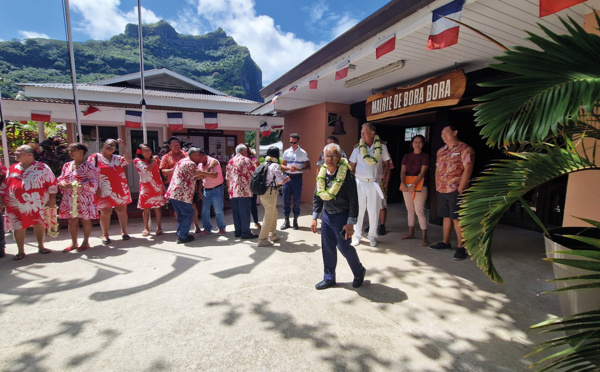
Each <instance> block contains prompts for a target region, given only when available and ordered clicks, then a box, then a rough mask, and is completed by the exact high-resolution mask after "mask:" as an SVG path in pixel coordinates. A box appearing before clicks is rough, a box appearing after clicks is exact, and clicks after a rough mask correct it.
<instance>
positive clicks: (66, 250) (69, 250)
mask: <svg viewBox="0 0 600 372" xmlns="http://www.w3.org/2000/svg"><path fill="white" fill-rule="evenodd" d="M75 249H78V248H77V247H73V246H69V247H67V248H65V249H63V253H69V252H71V251H72V250H75Z"/></svg>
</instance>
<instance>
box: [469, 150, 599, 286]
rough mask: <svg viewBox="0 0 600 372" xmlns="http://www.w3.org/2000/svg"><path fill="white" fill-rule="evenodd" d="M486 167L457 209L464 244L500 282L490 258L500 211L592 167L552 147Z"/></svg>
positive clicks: (484, 269)
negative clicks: (554, 181)
mask: <svg viewBox="0 0 600 372" xmlns="http://www.w3.org/2000/svg"><path fill="white" fill-rule="evenodd" d="M517 155H518V158H517V159H516V160H515V159H504V160H500V161H498V162H497V163H495V164H493V165H492V166H491V167H489V168H487V169H486V170H485V171H484V172H483V175H482V176H481V177H479V178H478V179H476V180H475V181H474V183H473V186H472V187H471V188H469V190H468V191H467V192H466V193H465V196H464V198H463V201H462V204H461V210H460V224H461V226H462V232H463V238H464V240H465V247H466V249H467V250H468V251H469V254H470V255H471V256H472V257H473V259H474V260H476V262H477V265H478V266H479V268H481V269H482V270H483V271H484V272H485V273H486V274H487V275H488V276H489V277H490V278H491V279H492V280H493V281H495V282H499V283H502V277H501V276H500V274H499V273H498V272H497V271H496V268H495V267H494V263H493V260H492V251H491V243H492V238H493V234H494V230H495V228H496V225H498V223H499V222H500V219H501V218H502V216H503V215H504V213H505V212H506V211H507V210H508V209H509V208H510V206H511V205H513V204H514V203H515V202H516V201H518V200H519V199H520V198H522V196H523V195H525V194H526V193H528V192H529V191H531V190H533V189H535V188H536V187H538V186H540V185H542V184H544V183H545V182H547V181H550V180H552V179H554V178H556V177H559V176H562V175H564V174H568V173H571V172H575V171H579V170H583V169H590V168H594V167H595V166H594V164H593V163H591V162H590V161H588V160H587V159H585V158H583V157H581V156H579V155H578V154H577V153H575V152H572V151H569V150H566V149H563V148H553V149H551V150H549V151H548V153H546V154H541V153H522V154H517Z"/></svg>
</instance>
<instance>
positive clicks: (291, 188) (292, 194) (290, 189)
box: [283, 174, 302, 218]
mask: <svg viewBox="0 0 600 372" xmlns="http://www.w3.org/2000/svg"><path fill="white" fill-rule="evenodd" d="M288 175H289V176H290V180H289V181H288V182H286V184H285V185H283V214H284V215H285V217H286V218H289V217H290V212H292V211H293V212H294V217H298V216H299V215H300V199H302V174H288ZM292 198H293V199H294V208H293V209H290V204H291V202H292Z"/></svg>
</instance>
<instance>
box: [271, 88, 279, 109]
mask: <svg viewBox="0 0 600 372" xmlns="http://www.w3.org/2000/svg"><path fill="white" fill-rule="evenodd" d="M280 95H281V92H279V93H277V94H275V97H273V99H272V100H271V103H270V104H269V107H271V106H273V105H274V104H275V101H277V98H279V96H280Z"/></svg>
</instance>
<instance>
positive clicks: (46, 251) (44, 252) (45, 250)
mask: <svg viewBox="0 0 600 372" xmlns="http://www.w3.org/2000/svg"><path fill="white" fill-rule="evenodd" d="M38 253H41V254H48V253H52V251H51V250H49V249H48V248H42V249H38Z"/></svg>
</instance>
